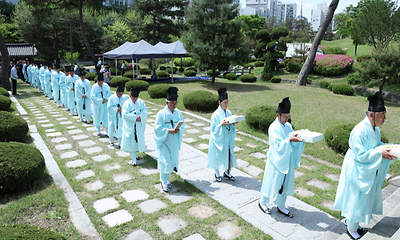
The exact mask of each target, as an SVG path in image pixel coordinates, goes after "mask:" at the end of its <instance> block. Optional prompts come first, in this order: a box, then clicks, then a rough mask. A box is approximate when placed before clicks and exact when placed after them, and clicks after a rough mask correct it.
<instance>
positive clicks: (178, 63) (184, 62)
mask: <svg viewBox="0 0 400 240" xmlns="http://www.w3.org/2000/svg"><path fill="white" fill-rule="evenodd" d="M195 63H196V61H195V60H194V59H193V58H191V57H187V58H184V59H182V66H181V58H175V59H174V66H180V67H183V65H184V66H185V67H190V66H193V65H194V64H195Z"/></svg>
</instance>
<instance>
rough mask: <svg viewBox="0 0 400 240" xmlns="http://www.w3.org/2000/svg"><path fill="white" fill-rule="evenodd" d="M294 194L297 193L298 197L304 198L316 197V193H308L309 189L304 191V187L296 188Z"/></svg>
mask: <svg viewBox="0 0 400 240" xmlns="http://www.w3.org/2000/svg"><path fill="white" fill-rule="evenodd" d="M294 192H295V193H297V194H298V195H300V196H302V197H312V196H314V193H313V192H311V191H308V190H307V189H304V188H302V187H295V188H294Z"/></svg>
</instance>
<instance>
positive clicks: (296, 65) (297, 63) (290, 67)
mask: <svg viewBox="0 0 400 240" xmlns="http://www.w3.org/2000/svg"><path fill="white" fill-rule="evenodd" d="M285 64H286V67H285V69H286V71H288V72H293V73H299V72H300V70H301V68H302V67H303V62H302V61H301V59H299V58H292V59H290V60H288V61H286V63H285Z"/></svg>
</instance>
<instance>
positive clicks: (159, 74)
mask: <svg viewBox="0 0 400 240" xmlns="http://www.w3.org/2000/svg"><path fill="white" fill-rule="evenodd" d="M157 76H158V77H160V78H163V77H169V74H168V73H167V72H166V71H159V72H158V73H157Z"/></svg>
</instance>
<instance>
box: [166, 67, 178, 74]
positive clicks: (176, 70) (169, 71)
mask: <svg viewBox="0 0 400 240" xmlns="http://www.w3.org/2000/svg"><path fill="white" fill-rule="evenodd" d="M171 70H172V68H171V67H167V72H168V73H172V71H171ZM176 72H178V68H176V67H174V73H176Z"/></svg>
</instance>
